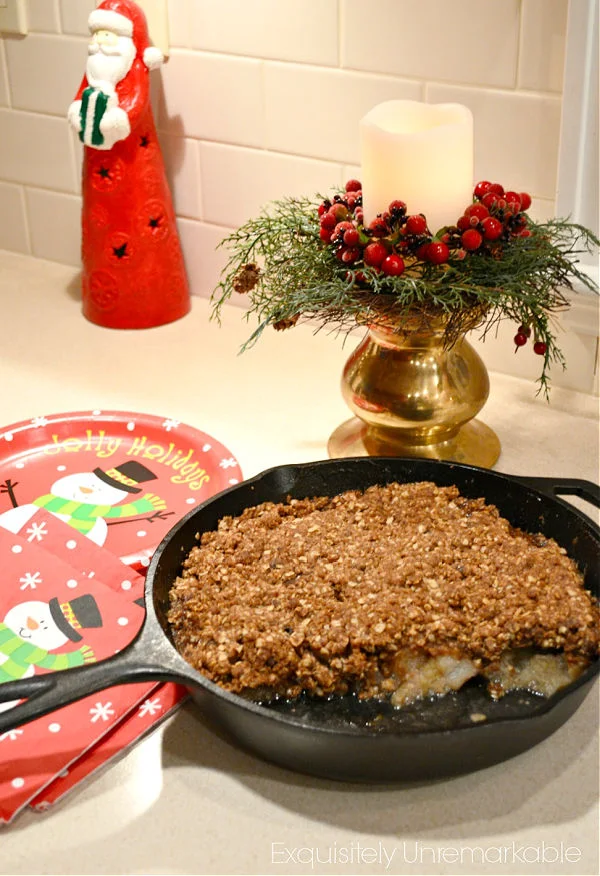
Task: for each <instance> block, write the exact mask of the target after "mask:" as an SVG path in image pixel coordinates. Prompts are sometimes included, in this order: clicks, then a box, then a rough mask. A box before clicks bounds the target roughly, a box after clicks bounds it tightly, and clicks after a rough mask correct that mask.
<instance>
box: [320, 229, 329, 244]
mask: <svg viewBox="0 0 600 876" xmlns="http://www.w3.org/2000/svg"><path fill="white" fill-rule="evenodd" d="M319 237H320V238H321V240H324V241H325V243H331V231H330V230H329V229H328V228H321V230H320V231H319Z"/></svg>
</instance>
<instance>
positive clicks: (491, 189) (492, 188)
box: [488, 183, 504, 195]
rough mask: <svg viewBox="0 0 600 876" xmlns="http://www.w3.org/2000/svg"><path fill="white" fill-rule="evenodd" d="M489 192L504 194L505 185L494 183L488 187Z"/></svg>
mask: <svg viewBox="0 0 600 876" xmlns="http://www.w3.org/2000/svg"><path fill="white" fill-rule="evenodd" d="M488 192H494V194H496V195H503V194H504V186H501V185H500V183H492V184H491V185H490V187H489V189H488Z"/></svg>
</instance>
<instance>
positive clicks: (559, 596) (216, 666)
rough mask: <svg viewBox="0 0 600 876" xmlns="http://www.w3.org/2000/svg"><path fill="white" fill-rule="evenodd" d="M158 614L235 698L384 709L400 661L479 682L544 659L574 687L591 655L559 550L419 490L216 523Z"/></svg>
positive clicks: (269, 510) (487, 512)
mask: <svg viewBox="0 0 600 876" xmlns="http://www.w3.org/2000/svg"><path fill="white" fill-rule="evenodd" d="M170 600H171V607H170V612H169V623H170V625H171V629H172V631H173V635H174V640H175V644H176V647H177V648H178V650H179V651H180V653H181V654H182V655H183V657H184V658H185V659H186V660H187V661H188V662H189V663H191V664H192V665H193V666H194V667H195V668H196V669H198V670H199V671H200V672H202V673H203V674H204V675H206V676H207V677H208V678H209V679H211V680H212V681H214V682H217V683H218V684H220V685H221V686H223V687H224V688H226V689H228V690H230V691H234V692H236V693H249V692H250V693H251V692H255V693H256V694H257V695H262V694H264V692H265V691H268V692H270V693H271V695H273V694H280V695H283V696H287V697H294V696H297V695H298V694H299V693H300V692H302V691H306V692H309V693H313V694H317V695H324V694H332V693H335V694H343V693H346V692H348V691H352V690H358V691H359V695H360V696H363V697H371V696H386V695H388V694H390V693H392V692H393V691H394V690H396V689H397V688H398V684H399V680H398V674H397V673H398V667H399V666H402V665H403V663H406V662H407V660H406V657H407V655H417V656H418V657H419V658H422V657H423V656H426V657H430V658H436V659H437V658H443V657H448V656H451V657H454V658H455V660H459V661H462V660H470V661H472V663H473V664H474V666H475V667H476V671H481V672H482V673H483V674H485V675H486V676H488V677H490V678H491V677H493V675H494V669H495V668H496V667H499V666H500V664H501V659H502V656H503V655H504V654H505V653H506V652H507V651H510V650H514V649H526V648H534V649H536V650H537V651H540V650H541V651H544V652H550V653H551V652H554V651H559V652H561V655H562V657H561V659H562V660H566V661H567V663H569V664H570V665H573V666H574V667H579V668H578V672H579V671H581V668H583V667H584V666H585V665H587V664H588V663H589V662H590V661H591V660H592V659H594V658H595V657H596V656H597V654H598V650H599V609H598V605H597V602H596V600H595V599H594V598H593V597H592V595H591V594H590V593H589V592H588V591H586V590H585V589H584V586H583V578H582V575H581V573H580V572H579V571H578V569H577V567H576V565H575V563H574V561H573V560H571V559H570V558H569V557H568V556H567V555H566V552H565V550H564V549H563V548H561V547H560V546H559V545H558V544H557V543H556V542H555V541H553V540H552V539H547V538H545V537H544V536H542V535H529V534H526V533H524V532H521V531H519V530H516V529H514V528H513V527H512V526H511V524H510V523H509V522H508V521H507V520H505V519H503V518H502V517H501V516H500V514H499V512H498V510H497V508H496V507H495V506H493V505H488V504H486V502H485V500H484V499H467V498H464V497H462V496H461V495H460V493H459V491H458V489H457V488H456V487H438V486H436V485H435V484H433V483H429V482H419V483H410V484H397V483H393V484H389V485H386V486H381V487H380V486H375V487H370V488H369V489H367V490H366V491H365V492H364V493H362V492H359V491H349V492H346V493H343V494H340V495H338V496H334V497H333V498H326V497H318V498H314V499H300V500H298V499H291V500H289V501H288V502H285V503H278V504H274V503H270V502H267V503H263V504H261V505H258V506H255V507H252V508H247V509H246V510H245V511H244V512H243V513H242V514H241V515H240V516H239V517H235V518H232V517H225V518H223V519H222V520H221V521H220V522H219V527H218V530H217V531H215V532H207V533H204V534H203V535H202V537H201V539H200V544H199V545H198V546H196V547H194V548H193V549H192V550H191V552H190V554H189V556H188V557H187V559H186V560H185V562H184V567H183V571H182V574H181V576H180V577H179V578H177V580H176V581H175V582H174V584H173V587H172V590H171V594H170ZM438 662H439V661H438Z"/></svg>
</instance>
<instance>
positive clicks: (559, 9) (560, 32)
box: [517, 0, 568, 92]
mask: <svg viewBox="0 0 600 876" xmlns="http://www.w3.org/2000/svg"><path fill="white" fill-rule="evenodd" d="M522 9H523V11H522V22H521V48H520V54H519V76H518V81H517V85H518V87H519V88H529V89H532V90H534V91H557V92H560V91H562V84H563V71H564V63H565V31H566V27H567V10H568V3H565V0H523V7H522Z"/></svg>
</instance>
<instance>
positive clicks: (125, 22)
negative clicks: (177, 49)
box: [88, 0, 164, 70]
mask: <svg viewBox="0 0 600 876" xmlns="http://www.w3.org/2000/svg"><path fill="white" fill-rule="evenodd" d="M88 27H89V29H90V33H95V32H96V31H97V30H110V31H112V32H113V33H116V34H118V35H119V36H127V37H130V38H131V39H133V42H134V44H135V47H136V53H137V57H138V58H139V59H140V60H141V61H143V62H144V64H145V65H146V67H147V68H148V69H149V70H154V69H155V68H156V67H160V65H161V64H162V62H163V61H164V56H163V53H162V52H161V50H160V49H158V48H156V46H152V45H150V37H149V35H148V24H147V22H146V16H145V14H144V11H143V9H141V8H140V7H139V6H138V5H137V3H134V2H133V0H103V2H102V3H101V4H100V5H99V6H98V8H97V9H94V10H93V12H92V13H91V14H90V17H89V18H88Z"/></svg>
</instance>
